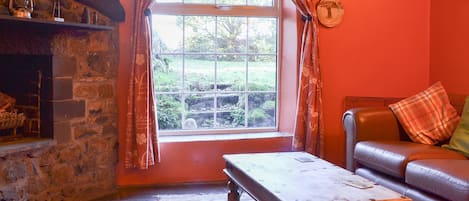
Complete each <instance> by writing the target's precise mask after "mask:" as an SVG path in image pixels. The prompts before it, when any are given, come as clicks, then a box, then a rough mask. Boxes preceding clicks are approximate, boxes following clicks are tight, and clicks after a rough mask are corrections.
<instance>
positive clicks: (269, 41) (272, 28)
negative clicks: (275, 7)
mask: <svg viewBox="0 0 469 201" xmlns="http://www.w3.org/2000/svg"><path fill="white" fill-rule="evenodd" d="M248 24H249V33H248V34H249V41H248V43H249V52H250V53H262V54H275V53H276V52H277V34H276V33H277V20H276V19H275V18H253V17H251V18H249V20H248Z"/></svg>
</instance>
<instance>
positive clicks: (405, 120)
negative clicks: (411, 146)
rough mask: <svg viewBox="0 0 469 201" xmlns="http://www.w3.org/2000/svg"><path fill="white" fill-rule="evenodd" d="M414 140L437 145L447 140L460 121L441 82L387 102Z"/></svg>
mask: <svg viewBox="0 0 469 201" xmlns="http://www.w3.org/2000/svg"><path fill="white" fill-rule="evenodd" d="M389 108H390V109H391V110H392V111H393V112H394V114H395V115H396V117H397V119H398V120H399V122H400V123H401V125H402V127H403V128H404V130H405V131H406V132H407V135H409V137H410V139H411V140H412V141H414V142H419V143H423V144H436V143H438V142H441V141H444V140H447V139H449V138H450V137H451V135H452V134H453V131H454V129H455V128H456V126H457V124H458V123H459V116H458V114H457V112H456V109H454V107H453V106H452V105H451V104H450V102H449V99H448V95H447V94H446V91H445V89H444V88H443V85H442V84H441V83H440V82H437V83H435V84H433V85H432V86H430V87H429V88H428V89H426V90H425V91H422V92H420V93H418V94H416V95H414V96H411V97H408V98H406V99H404V100H401V101H399V102H397V103H394V104H391V105H389Z"/></svg>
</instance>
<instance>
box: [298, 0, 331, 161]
mask: <svg viewBox="0 0 469 201" xmlns="http://www.w3.org/2000/svg"><path fill="white" fill-rule="evenodd" d="M293 2H294V3H295V5H296V8H297V11H298V13H299V14H300V15H301V16H302V23H301V24H300V26H302V27H303V32H302V34H301V50H300V51H301V52H300V59H299V68H300V69H299V84H298V102H297V111H296V122H295V136H294V138H293V149H294V150H296V151H306V152H309V153H312V154H314V155H316V156H319V157H323V133H324V132H323V125H322V124H323V123H322V121H323V118H322V111H323V110H322V97H321V96H322V94H321V93H322V80H321V72H320V69H319V54H318V50H319V48H318V29H317V26H318V20H317V17H316V16H317V15H316V1H315V0H293Z"/></svg>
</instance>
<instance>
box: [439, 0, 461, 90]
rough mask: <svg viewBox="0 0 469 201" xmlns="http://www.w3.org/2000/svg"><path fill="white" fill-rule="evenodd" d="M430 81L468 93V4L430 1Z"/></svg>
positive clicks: (448, 88) (456, 0) (453, 1)
mask: <svg viewBox="0 0 469 201" xmlns="http://www.w3.org/2000/svg"><path fill="white" fill-rule="evenodd" d="M431 3H432V5H431V20H430V21H431V31H430V39H431V42H430V45H431V52H430V58H431V59H430V81H431V82H432V83H433V82H436V81H441V82H442V83H443V86H444V87H445V88H446V90H447V91H448V92H450V93H457V94H469V79H468V75H469V59H468V58H469V37H468V36H469V12H468V10H469V1H467V0H452V1H451V3H448V2H447V1H440V0H432V2H431Z"/></svg>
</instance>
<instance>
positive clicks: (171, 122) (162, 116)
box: [156, 95, 182, 130]
mask: <svg viewBox="0 0 469 201" xmlns="http://www.w3.org/2000/svg"><path fill="white" fill-rule="evenodd" d="M156 98H157V118H158V128H159V129H160V130H174V129H181V117H182V115H181V111H182V104H181V97H180V96H179V95H157V96H156Z"/></svg>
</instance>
